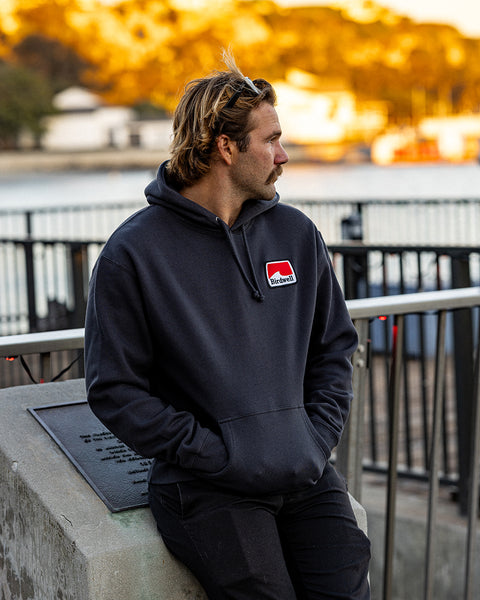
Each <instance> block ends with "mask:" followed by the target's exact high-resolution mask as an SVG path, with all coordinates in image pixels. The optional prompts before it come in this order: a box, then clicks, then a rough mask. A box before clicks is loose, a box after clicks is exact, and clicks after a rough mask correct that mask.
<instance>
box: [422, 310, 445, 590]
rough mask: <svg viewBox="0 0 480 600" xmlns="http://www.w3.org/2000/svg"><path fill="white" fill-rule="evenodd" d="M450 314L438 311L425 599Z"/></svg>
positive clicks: (430, 579)
mask: <svg viewBox="0 0 480 600" xmlns="http://www.w3.org/2000/svg"><path fill="white" fill-rule="evenodd" d="M446 323H447V313H446V311H444V310H442V311H440V312H439V314H438V325H437V351H436V356H435V384H434V393H433V420H432V435H431V446H430V460H429V463H430V465H429V491H428V514H427V546H426V558H425V582H424V598H425V600H432V598H433V584H434V566H435V558H434V551H435V523H436V516H437V503H438V489H439V475H438V470H439V465H440V428H441V424H442V404H443V387H444V385H443V384H444V379H445V330H446Z"/></svg>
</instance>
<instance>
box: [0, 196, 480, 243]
mask: <svg viewBox="0 0 480 600" xmlns="http://www.w3.org/2000/svg"><path fill="white" fill-rule="evenodd" d="M282 201H283V202H284V203H285V204H291V205H292V206H295V207H297V208H299V209H300V210H301V211H302V212H304V213H305V214H307V215H308V216H309V217H310V218H311V219H312V220H313V221H314V222H315V223H316V224H317V225H318V227H319V228H320V230H321V231H322V233H323V235H324V237H325V239H326V240H327V243H328V244H329V245H331V244H338V243H341V241H342V240H345V239H362V240H363V241H364V242H365V243H368V244H388V243H393V244H418V243H422V244H459V243H462V244H463V245H472V246H475V245H477V243H478V233H477V227H476V224H477V223H478V222H480V198H409V199H395V198H393V199H392V198H390V199H389V198H381V199H379V198H376V199H375V198H371V199H368V198H360V199H357V200H350V199H336V198H319V199H307V198H288V197H285V198H282ZM144 206H146V201H145V199H144V198H142V197H139V198H138V199H134V200H133V199H132V200H123V201H115V200H109V201H105V202H101V203H100V202H97V203H85V204H79V205H72V206H51V207H35V208H32V209H27V210H25V209H14V208H12V209H5V210H0V231H2V232H6V234H8V237H12V238H13V237H29V238H31V239H46V238H56V237H58V232H61V235H62V236H63V237H65V238H68V239H72V240H74V239H75V240H78V239H80V240H81V239H83V238H86V237H98V238H101V239H106V238H107V237H109V235H110V234H111V232H112V231H113V229H114V228H115V227H117V226H118V225H119V224H120V223H121V222H122V221H123V220H124V219H126V218H127V217H128V216H129V215H130V214H131V213H132V212H134V211H136V210H139V209H140V208H142V207H144ZM392 215H394V218H392Z"/></svg>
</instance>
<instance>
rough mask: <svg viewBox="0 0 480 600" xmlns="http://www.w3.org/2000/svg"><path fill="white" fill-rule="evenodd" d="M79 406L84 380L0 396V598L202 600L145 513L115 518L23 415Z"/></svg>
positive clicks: (38, 427) (199, 590)
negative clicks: (48, 408) (51, 406)
mask: <svg viewBox="0 0 480 600" xmlns="http://www.w3.org/2000/svg"><path fill="white" fill-rule="evenodd" d="M84 398H85V388H84V381H83V380H74V381H68V382H62V383H52V384H43V385H36V386H34V385H33V386H22V387H17V388H7V389H5V390H1V391H0V497H1V498H2V504H1V509H0V598H2V600H160V599H163V600H206V595H205V593H204V592H203V590H202V588H201V587H200V585H199V584H198V582H197V581H196V580H195V578H194V577H193V576H192V575H191V573H190V572H189V571H188V570H187V569H186V568H185V567H184V566H183V565H181V564H180V563H179V562H178V561H176V560H175V559H174V558H173V557H172V556H171V555H170V553H169V552H168V551H167V549H166V548H165V546H164V545H163V542H162V540H161V537H160V536H159V535H158V533H157V530H156V526H155V521H154V519H153V517H152V516H151V513H150V511H149V509H147V508H140V509H135V510H129V511H125V512H121V513H115V514H114V513H111V512H110V511H109V510H108V509H107V507H106V506H105V504H104V503H103V502H102V500H101V499H100V498H99V497H98V496H97V495H96V494H95V492H94V491H93V490H92V488H91V487H90V486H89V484H88V483H87V482H86V481H85V479H84V478H83V477H82V475H80V474H79V473H78V472H77V470H76V469H75V467H74V466H73V465H72V464H71V463H70V461H69V460H68V459H67V458H66V457H65V455H64V454H63V452H62V451H61V450H60V448H59V447H58V446H57V445H56V444H55V442H54V441H53V440H52V439H51V438H50V436H49V435H48V434H47V433H46V431H45V430H44V429H43V428H42V427H41V425H39V423H37V422H36V421H35V419H34V418H33V417H32V416H31V415H30V414H29V413H28V412H27V410H26V409H27V408H28V407H35V406H42V405H45V404H61V403H64V402H71V401H74V400H82V399H84Z"/></svg>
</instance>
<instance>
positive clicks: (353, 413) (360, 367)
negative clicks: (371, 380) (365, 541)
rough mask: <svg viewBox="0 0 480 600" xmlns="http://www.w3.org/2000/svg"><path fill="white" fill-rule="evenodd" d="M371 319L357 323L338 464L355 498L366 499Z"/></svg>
mask: <svg viewBox="0 0 480 600" xmlns="http://www.w3.org/2000/svg"><path fill="white" fill-rule="evenodd" d="M368 322H369V320H368V319H361V320H359V321H357V322H356V323H355V326H356V328H357V332H358V348H357V351H356V352H355V354H354V356H353V366H354V369H353V381H352V383H353V402H352V406H351V408H350V414H349V417H348V421H347V424H346V427H345V430H344V432H343V435H342V440H341V442H340V444H339V446H338V448H337V466H338V469H339V471H340V472H341V473H342V474H343V476H344V477H345V478H346V479H347V481H348V488H349V490H350V492H351V493H352V495H353V496H354V498H355V499H356V500H358V502H361V498H362V458H363V444H362V442H363V424H364V422H363V415H364V413H365V381H366V375H367V369H368Z"/></svg>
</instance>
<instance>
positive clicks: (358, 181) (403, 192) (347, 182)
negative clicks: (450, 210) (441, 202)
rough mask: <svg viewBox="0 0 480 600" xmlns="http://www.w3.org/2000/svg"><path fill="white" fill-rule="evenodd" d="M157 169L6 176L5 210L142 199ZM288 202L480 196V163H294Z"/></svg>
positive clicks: (287, 180)
mask: <svg viewBox="0 0 480 600" xmlns="http://www.w3.org/2000/svg"><path fill="white" fill-rule="evenodd" d="M155 170H156V167H155V166H152V169H151V170H148V169H143V170H132V171H130V170H127V171H116V170H112V171H99V172H96V171H95V172H61V173H33V174H21V175H20V174H18V175H15V174H13V175H11V174H5V173H3V174H0V210H5V209H25V210H27V209H32V208H40V207H52V206H62V205H74V204H88V203H97V202H105V203H108V202H116V201H120V200H141V199H142V198H143V190H144V188H145V186H146V185H147V183H148V182H149V181H150V180H151V179H152V178H153V176H154V174H155ZM277 189H278V191H279V193H280V195H281V197H282V200H285V201H287V200H289V199H299V198H302V199H311V200H312V199H342V200H364V199H402V200H403V199H416V198H432V199H438V198H457V199H458V198H480V165H479V164H477V163H466V164H458V165H457V164H441V165H438V164H432V165H430V164H429V165H396V166H390V167H383V166H378V165H373V164H360V165H330V166H325V165H314V164H308V165H304V164H290V165H287V166H286V167H285V170H284V174H283V176H282V177H281V178H280V179H279V181H278V182H277Z"/></svg>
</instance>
